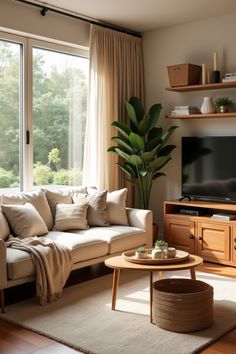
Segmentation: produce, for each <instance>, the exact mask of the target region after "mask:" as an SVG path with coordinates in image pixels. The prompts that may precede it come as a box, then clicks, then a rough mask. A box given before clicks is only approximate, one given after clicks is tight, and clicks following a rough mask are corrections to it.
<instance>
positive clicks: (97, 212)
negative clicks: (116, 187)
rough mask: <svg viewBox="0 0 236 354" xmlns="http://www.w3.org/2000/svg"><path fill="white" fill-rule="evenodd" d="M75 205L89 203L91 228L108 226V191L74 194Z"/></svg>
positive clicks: (88, 215)
mask: <svg viewBox="0 0 236 354" xmlns="http://www.w3.org/2000/svg"><path fill="white" fill-rule="evenodd" d="M72 199H73V201H74V203H81V202H87V203H88V204H89V207H88V214H87V219H88V224H89V226H108V225H109V223H108V216H107V191H103V192H97V193H94V194H81V193H72Z"/></svg>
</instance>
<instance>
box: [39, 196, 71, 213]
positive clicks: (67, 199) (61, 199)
mask: <svg viewBox="0 0 236 354" xmlns="http://www.w3.org/2000/svg"><path fill="white" fill-rule="evenodd" d="M45 194H46V197H47V200H48V204H49V206H50V208H51V212H52V215H53V218H55V215H56V206H57V204H72V197H71V194H70V192H68V191H51V190H47V191H46V193H45Z"/></svg>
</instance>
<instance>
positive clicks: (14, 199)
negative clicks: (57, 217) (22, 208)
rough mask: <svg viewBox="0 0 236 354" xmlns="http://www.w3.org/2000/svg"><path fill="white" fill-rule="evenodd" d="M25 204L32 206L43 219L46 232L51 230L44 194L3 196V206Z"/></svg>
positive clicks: (49, 215)
mask: <svg viewBox="0 0 236 354" xmlns="http://www.w3.org/2000/svg"><path fill="white" fill-rule="evenodd" d="M25 203H30V204H32V205H33V206H34V207H35V209H36V210H37V211H38V213H39V215H40V216H41V217H42V218H43V220H44V222H45V224H46V225H47V228H48V230H51V229H52V228H53V218H52V213H51V209H50V207H49V204H48V201H47V198H46V196H45V193H44V192H43V191H41V190H37V191H33V192H29V193H19V194H8V195H3V204H7V205H9V204H10V205H22V204H25Z"/></svg>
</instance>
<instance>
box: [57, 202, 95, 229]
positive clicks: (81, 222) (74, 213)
mask: <svg viewBox="0 0 236 354" xmlns="http://www.w3.org/2000/svg"><path fill="white" fill-rule="evenodd" d="M88 206H89V205H88V203H78V204H57V206H56V216H55V226H54V229H55V230H58V231H66V230H78V229H80V230H84V229H88V224H87V218H86V217H87V209H88Z"/></svg>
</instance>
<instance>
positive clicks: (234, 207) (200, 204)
mask: <svg viewBox="0 0 236 354" xmlns="http://www.w3.org/2000/svg"><path fill="white" fill-rule="evenodd" d="M165 204H171V205H179V206H186V207H195V208H208V209H219V210H229V211H236V203H224V202H210V201H203V200H190V201H188V200H182V201H179V200H167V201H165Z"/></svg>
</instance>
